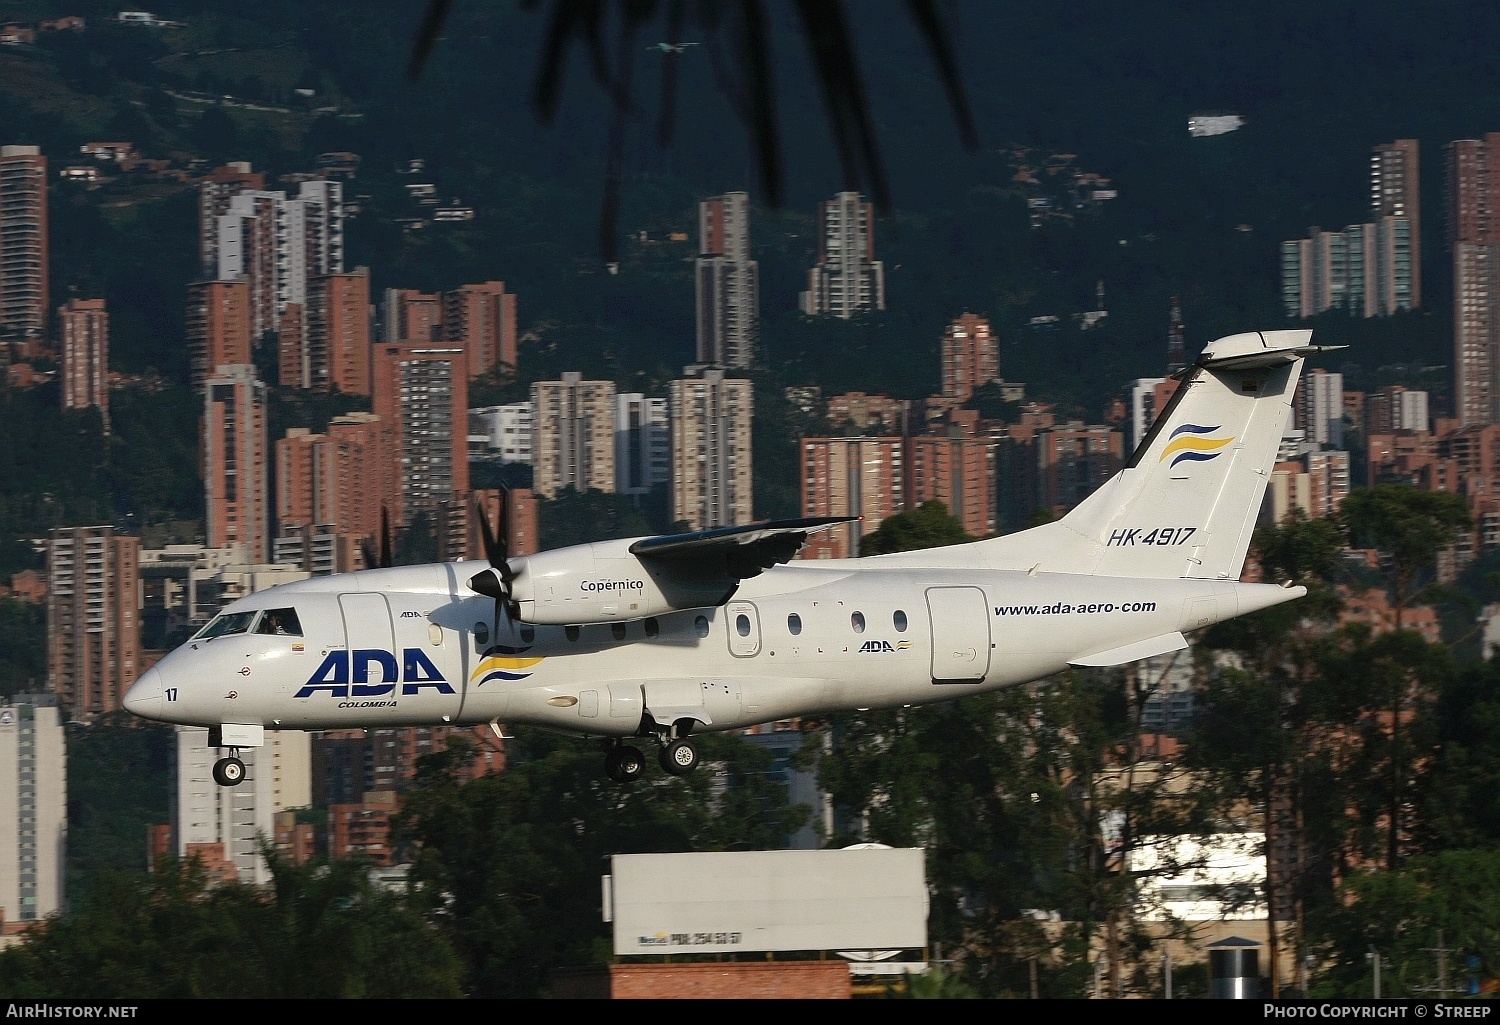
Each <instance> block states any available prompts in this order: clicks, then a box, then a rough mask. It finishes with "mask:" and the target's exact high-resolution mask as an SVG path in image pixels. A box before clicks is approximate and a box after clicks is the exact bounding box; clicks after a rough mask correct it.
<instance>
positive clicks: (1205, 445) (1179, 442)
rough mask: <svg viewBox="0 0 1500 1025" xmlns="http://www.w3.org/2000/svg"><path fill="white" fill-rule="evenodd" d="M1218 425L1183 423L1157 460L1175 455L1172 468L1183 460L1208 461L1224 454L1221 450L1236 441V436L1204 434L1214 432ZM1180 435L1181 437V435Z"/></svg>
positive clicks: (1160, 460) (1169, 466)
mask: <svg viewBox="0 0 1500 1025" xmlns="http://www.w3.org/2000/svg"><path fill="white" fill-rule="evenodd" d="M1218 429H1219V428H1218V427H1200V426H1199V425H1197V424H1183V425H1182V426H1181V427H1178V428H1177V429H1176V430H1174V431H1173V432H1172V434H1171V437H1172V438H1173V440H1172V441H1170V442H1168V443H1167V446H1166V448H1164V449H1162V452H1161V456H1160V457H1159V458H1158V459H1157V462H1162V461H1164V460H1165V459H1167V457H1169V456H1175V457H1176V458H1174V459H1173V460H1172V462H1171V463H1170V464H1169V465H1168V467H1167V469H1169V470H1170V469H1171V468H1172V467H1174V466H1176V465H1177V464H1178V463H1181V462H1183V461H1192V462H1200V463H1201V462H1207V461H1208V460H1210V459H1214V458H1216V457H1218V456H1219V455H1221V454H1222V452H1221V450H1222V449H1223V448H1224V447H1225V446H1227V445H1229V444H1232V443H1233V442H1234V436H1233V435H1231V436H1230V437H1228V438H1205V437H1203V435H1205V434H1212V433H1213V432H1214V431H1217V430H1218ZM1179 435H1180V437H1179Z"/></svg>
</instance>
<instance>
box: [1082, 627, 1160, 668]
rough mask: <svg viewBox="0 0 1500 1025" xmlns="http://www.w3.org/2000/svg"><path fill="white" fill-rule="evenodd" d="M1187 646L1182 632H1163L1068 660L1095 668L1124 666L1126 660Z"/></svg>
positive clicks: (1132, 660) (1135, 660)
mask: <svg viewBox="0 0 1500 1025" xmlns="http://www.w3.org/2000/svg"><path fill="white" fill-rule="evenodd" d="M1187 646H1188V642H1187V638H1186V637H1184V636H1182V634H1181V633H1169V634H1162V635H1161V636H1159V637H1148V638H1146V639H1145V640H1144V641H1132V642H1131V643H1129V644H1122V645H1121V646H1120V647H1118V648H1110V649H1109V650H1108V651H1099V652H1095V653H1094V654H1092V655H1084V656H1082V657H1080V658H1071V659H1069V660H1068V665H1070V666H1090V667H1095V668H1104V667H1106V666H1122V665H1124V664H1125V663H1126V662H1138V661H1140V660H1141V659H1143V658H1151V657H1152V656H1153V655H1165V654H1167V653H1168V652H1170V651H1181V650H1182V649H1183V648H1186V647H1187Z"/></svg>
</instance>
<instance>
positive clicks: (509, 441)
mask: <svg viewBox="0 0 1500 1025" xmlns="http://www.w3.org/2000/svg"><path fill="white" fill-rule="evenodd" d="M533 423H534V418H533V417H532V415H531V403H530V402H511V403H508V404H506V405H504V406H481V407H479V408H478V409H471V410H469V436H470V438H472V439H479V438H483V439H484V450H485V452H486V454H488V455H489V456H492V457H496V458H498V459H499V460H500V462H502V463H525V464H526V465H527V466H530V465H531V463H532V456H531V442H532V433H533Z"/></svg>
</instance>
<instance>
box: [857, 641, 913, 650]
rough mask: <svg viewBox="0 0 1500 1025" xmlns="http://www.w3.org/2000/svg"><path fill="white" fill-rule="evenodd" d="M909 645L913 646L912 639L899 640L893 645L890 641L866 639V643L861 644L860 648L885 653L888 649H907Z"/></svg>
mask: <svg viewBox="0 0 1500 1025" xmlns="http://www.w3.org/2000/svg"><path fill="white" fill-rule="evenodd" d="M909 647H911V641H897V642H896V643H895V645H894V646H892V644H891V642H890V641H865V643H863V644H861V645H860V646H859V650H860V651H862V652H863V651H868V652H882V653H883V652H887V651H905V650H906V649H907V648H909Z"/></svg>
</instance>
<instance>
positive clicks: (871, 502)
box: [801, 437, 906, 559]
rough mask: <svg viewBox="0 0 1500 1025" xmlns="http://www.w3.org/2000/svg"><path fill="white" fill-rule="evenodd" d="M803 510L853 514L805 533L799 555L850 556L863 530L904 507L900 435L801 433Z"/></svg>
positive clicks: (817, 513) (814, 513) (877, 525)
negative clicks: (821, 435) (811, 435)
mask: <svg viewBox="0 0 1500 1025" xmlns="http://www.w3.org/2000/svg"><path fill="white" fill-rule="evenodd" d="M801 448H802V460H801V462H802V515H804V516H858V517H860V519H858V520H854V521H852V522H849V523H839V524H835V525H834V526H832V527H829V528H827V529H826V530H820V531H818V532H816V533H814V534H811V535H809V536H808V545H807V549H806V550H805V551H804V552H803V555H802V557H803V558H822V559H852V558H855V557H857V556H858V555H859V544H860V541H861V540H862V539H863V538H864V536H865V535H866V534H868V533H871V532H872V531H875V530H879V529H880V524H881V522H882V521H883V520H884V519H885V518H886V517H887V516H894V515H895V514H896V513H899V512H900V511H901V510H902V509H904V508H906V471H905V465H906V464H905V451H904V446H903V445H902V440H901V439H900V438H899V437H884V438H880V437H861V438H803V439H802V446H801Z"/></svg>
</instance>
